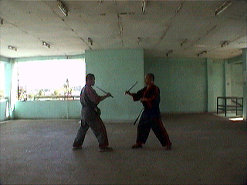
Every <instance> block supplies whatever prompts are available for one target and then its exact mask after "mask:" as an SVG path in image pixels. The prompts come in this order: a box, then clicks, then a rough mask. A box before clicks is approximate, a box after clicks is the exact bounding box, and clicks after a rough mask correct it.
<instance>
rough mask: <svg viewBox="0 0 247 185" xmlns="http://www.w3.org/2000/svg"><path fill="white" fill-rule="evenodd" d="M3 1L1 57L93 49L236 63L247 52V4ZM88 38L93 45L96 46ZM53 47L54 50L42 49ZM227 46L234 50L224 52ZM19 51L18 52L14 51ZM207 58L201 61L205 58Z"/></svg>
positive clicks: (0, 4)
mask: <svg viewBox="0 0 247 185" xmlns="http://www.w3.org/2000/svg"><path fill="white" fill-rule="evenodd" d="M145 2H146V3H145V8H144V12H143V11H142V10H143V5H144V3H143V1H127V0H125V1H119V0H115V1H104V0H98V1H92V0H91V1H78V0H77V1H69V0H67V1H63V3H64V4H65V6H66V7H67V9H68V16H64V15H63V14H62V12H61V11H60V9H59V8H58V5H57V4H58V2H57V1H55V0H53V1H47V0H43V1H41V0H36V1H35V0H33V1H14V0H0V18H1V19H2V21H1V23H0V55H1V56H4V57H8V58H19V57H32V56H52V55H76V54H82V53H84V51H85V50H88V49H92V50H95V49H122V48H143V49H144V51H145V55H148V56H157V57H167V56H169V57H203V58H204V57H208V58H231V57H234V56H238V55H241V53H242V50H241V49H242V48H246V47H247V42H246V41H247V26H246V24H247V2H246V1H241V0H235V1H232V4H231V5H230V6H229V7H228V8H227V9H225V10H224V11H223V12H222V13H221V14H219V15H217V16H215V10H216V9H217V8H218V7H219V6H221V5H222V3H223V2H224V1H223V0H218V1H213V0H208V1H195V0H194V1H192V0H190V1H167V0H166V1H151V0H149V1H145ZM88 38H91V39H92V44H91V43H90V42H89V40H88ZM42 41H45V42H47V43H48V44H50V48H47V47H45V46H43V45H42ZM224 41H227V42H228V45H225V46H223V47H222V46H221V44H222V43H223V42H224ZM8 46H14V47H16V48H17V51H15V50H10V49H8ZM203 51H207V52H204V53H202V54H201V55H199V56H198V54H199V53H201V52H203Z"/></svg>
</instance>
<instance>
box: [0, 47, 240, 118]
mask: <svg viewBox="0 0 247 185" xmlns="http://www.w3.org/2000/svg"><path fill="white" fill-rule="evenodd" d="M57 57H58V58H61V59H64V58H82V57H85V61H86V70H87V73H94V74H95V76H96V85H97V86H99V87H101V88H103V89H105V90H106V91H109V92H111V93H112V95H113V96H114V98H108V99H106V100H104V101H103V102H101V103H100V105H99V107H100V108H101V110H102V119H104V120H119V121H121V120H133V119H135V118H136V115H137V114H138V113H139V111H140V109H141V107H142V105H141V104H140V102H133V101H132V99H131V98H130V97H129V96H125V95H124V92H125V90H126V89H128V88H129V87H130V86H131V85H132V84H133V83H134V82H135V81H138V85H137V86H136V87H135V88H134V89H133V90H132V92H136V91H137V90H139V89H140V88H142V87H143V86H144V75H145V74H146V73H149V72H152V73H154V74H155V83H156V84H157V85H158V86H159V87H160V90H161V106H160V108H161V112H207V111H208V112H215V111H216V97H217V96H224V95H227V96H232V95H235V94H236V95H235V96H237V95H238V94H237V93H239V95H241V92H242V93H243V90H241V88H243V87H242V86H243V81H242V83H240V85H237V83H235V82H236V81H238V80H239V81H241V79H242V80H243V78H242V77H243V73H241V72H239V71H241V70H242V72H243V65H239V64H238V66H237V67H236V62H237V63H238V61H239V57H235V58H234V59H229V60H225V61H222V60H210V59H200V58H198V59H190V58H187V59H175V58H151V57H147V58H145V61H144V51H143V49H118V50H93V51H92V50H89V51H86V52H85V54H83V55H76V56H69V57H67V56H66V57H64V56H61V57H59V56H57ZM51 58H53V59H57V58H56V57H55V58H54V57H32V58H20V59H15V60H13V59H6V58H4V60H6V61H5V79H6V86H5V91H6V97H8V98H10V96H11V92H10V90H11V86H12V83H11V79H12V76H13V66H14V62H16V61H18V62H25V61H30V60H47V59H51ZM243 58H244V56H243ZM233 65H234V67H232V66H233ZM240 66H241V67H240ZM95 89H96V88H95ZM96 91H97V92H98V94H99V95H103V93H102V92H100V91H99V90H97V89H96ZM12 103H13V102H12ZM5 109H6V102H0V110H1V113H0V120H5V119H6V117H5V112H4V110H5ZM80 111H81V105H80V102H79V101H35V102H31V101H27V102H19V101H18V102H17V103H16V105H15V109H14V114H11V116H12V118H20V119H22V118H23V119H25V118H76V119H79V118H80Z"/></svg>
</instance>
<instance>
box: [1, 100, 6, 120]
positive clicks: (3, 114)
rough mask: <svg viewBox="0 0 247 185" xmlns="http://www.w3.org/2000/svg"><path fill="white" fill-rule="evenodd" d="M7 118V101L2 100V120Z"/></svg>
mask: <svg viewBox="0 0 247 185" xmlns="http://www.w3.org/2000/svg"><path fill="white" fill-rule="evenodd" d="M3 120H6V101H5V100H3V101H0V121H3Z"/></svg>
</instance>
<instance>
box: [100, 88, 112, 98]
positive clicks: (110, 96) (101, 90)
mask: <svg viewBox="0 0 247 185" xmlns="http://www.w3.org/2000/svg"><path fill="white" fill-rule="evenodd" d="M96 88H97V89H99V90H101V91H102V92H103V93H105V94H108V92H106V91H104V90H103V89H101V88H99V87H98V86H96ZM110 97H112V98H113V96H112V95H110Z"/></svg>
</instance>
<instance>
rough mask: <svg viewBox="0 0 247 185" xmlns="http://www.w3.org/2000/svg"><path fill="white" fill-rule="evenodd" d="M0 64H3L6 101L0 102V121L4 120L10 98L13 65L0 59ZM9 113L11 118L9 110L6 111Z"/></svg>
mask: <svg viewBox="0 0 247 185" xmlns="http://www.w3.org/2000/svg"><path fill="white" fill-rule="evenodd" d="M0 60H1V62H3V63H4V79H5V84H4V94H5V97H6V98H7V100H2V101H1V102H0V121H3V120H6V119H7V117H6V109H7V103H9V100H10V96H11V85H12V81H11V79H12V70H13V63H12V62H10V60H9V59H7V58H4V57H1V56H0ZM8 111H9V112H10V115H11V116H13V114H12V111H11V109H10V108H9V110H8Z"/></svg>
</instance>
